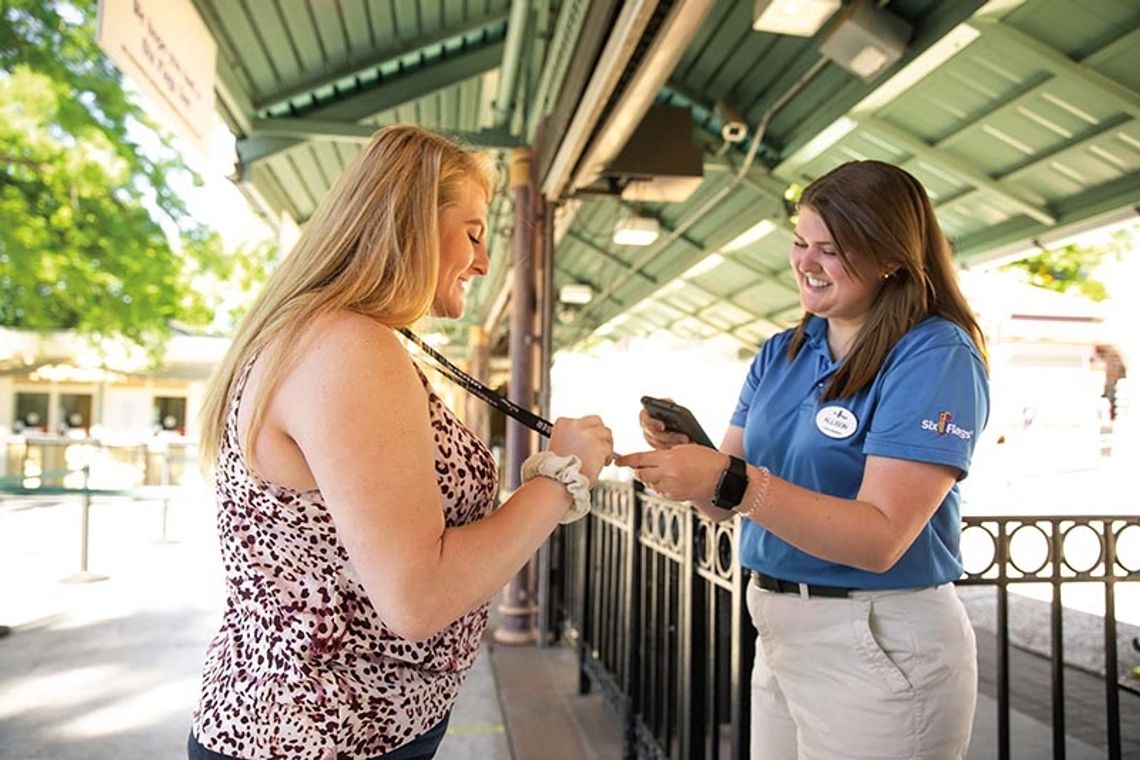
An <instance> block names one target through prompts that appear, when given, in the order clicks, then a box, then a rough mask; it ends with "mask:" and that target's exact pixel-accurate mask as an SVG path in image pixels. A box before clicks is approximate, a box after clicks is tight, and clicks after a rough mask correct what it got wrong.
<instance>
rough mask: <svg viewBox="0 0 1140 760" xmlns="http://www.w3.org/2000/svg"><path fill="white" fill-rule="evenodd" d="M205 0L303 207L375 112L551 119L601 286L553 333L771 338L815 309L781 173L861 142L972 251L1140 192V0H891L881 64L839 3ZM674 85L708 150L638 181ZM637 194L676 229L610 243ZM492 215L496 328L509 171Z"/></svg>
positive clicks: (519, 134)
mask: <svg viewBox="0 0 1140 760" xmlns="http://www.w3.org/2000/svg"><path fill="white" fill-rule="evenodd" d="M195 3H196V5H197V7H198V9H199V12H200V13H201V15H202V17H203V19H204V20H205V21H206V24H207V26H208V27H209V28H210V30H211V32H212V33H213V35H214V36H215V37H216V39H217V41H218V45H219V60H218V78H219V87H218V93H219V109H220V111H221V113H222V115H223V117H224V118H225V119H226V121H227V124H228V125H229V126H230V128H231V130H232V131H233V132H234V134H235V135H236V136H237V138H238V143H237V144H238V154H239V157H240V164H239V167H238V179H239V182H240V184H242V185H243V186H244V188H245V189H246V190H247V191H248V193H249V195H250V197H251V198H254V199H255V200H256V202H257V203H258V204H259V205H260V206H261V207H262V208H263V210H265V211H266V213H269V214H273V215H278V214H281V213H285V214H288V215H289V216H291V217H293V218H294V219H296V220H297V221H298V222H301V223H303V222H304V221H305V220H306V219H307V218H308V216H309V215H310V214H311V213H312V211H313V208H314V207H315V205H316V203H317V202H318V200H319V199H320V197H321V196H322V195H323V194H324V193H325V192H326V191H327V189H328V187H329V186H330V184H331V182H332V181H333V180H334V179H335V177H336V176H337V174H338V173H339V172H340V171H341V170H342V169H343V167H344V166H345V163H346V162H347V161H348V160H350V159H351V158H352V156H353V155H355V153H356V152H357V151H358V150H359V146H360V144H361V143H362V142H363V141H364V140H365V139H366V138H367V136H368V135H369V134H371V132H372V131H373V130H374V129H375V128H376V127H377V126H380V125H384V124H390V123H395V122H399V121H411V122H416V123H420V124H423V125H425V126H428V127H432V128H436V129H440V130H443V131H447V132H451V133H453V134H456V135H458V136H460V137H462V138H464V139H467V140H469V141H471V142H474V143H477V144H482V145H486V146H488V147H492V148H496V149H507V148H510V147H513V146H517V145H522V144H530V143H532V142H535V140H536V137H537V139H538V141H539V143H540V145H539V147H538V150H537V151H536V160H535V165H536V167H537V169H538V173H539V177H538V184H539V186H540V187H541V188H542V189H543V192H544V195H545V196H546V198H547V200H548V201H549V202H551V203H555V204H557V205H558V206H559V212H558V215H557V217H556V218H557V224H556V228H557V230H558V231H557V234H556V237H555V239H556V241H557V244H556V248H555V254H554V264H555V274H554V277H555V287H556V289H557V288H558V287H560V286H561V285H564V284H567V283H580V284H585V285H588V286H590V288H591V291H592V293H593V298H592V300H591V301H590V302H589V303H587V304H585V305H560V306H559V307H557V314H558V319H556V320H555V328H554V330H555V332H554V339H555V345H556V347H565V346H569V345H573V344H575V343H577V342H579V341H581V340H583V339H585V338H587V337H589V336H594V339H597V338H598V337H619V336H622V335H635V334H646V333H649V332H652V331H657V330H662V329H667V330H671V331H673V332H675V333H678V334H680V335H684V336H692V337H711V336H714V335H728V336H731V337H732V338H734V339H736V340H737V341H739V342H740V343H741V345H742V346H748V347H755V346H756V345H758V344H759V343H761V342H762V341H763V340H764V339H766V338H767V337H768V336H769V335H771V334H773V333H774V332H776V331H777V330H779V329H782V328H783V327H784V326H787V325H789V324H791V323H792V322H794V321H795V320H796V319H798V317H799V314H800V311H799V301H798V296H797V293H796V289H795V283H794V281H793V279H792V277H791V273H790V271H789V269H788V263H787V251H788V247H789V245H790V234H789V229H790V228H789V225H788V221H787V213H788V203H787V201H786V199H785V195H786V191H787V190H788V188H789V187H790V186H793V185H798V186H802V185H804V184H806V183H808V182H810V181H811V180H812V179H813V178H814V177H817V176H820V175H821V174H823V173H824V172H826V171H828V170H829V169H831V168H833V167H834V166H836V165H838V164H840V163H842V162H845V161H849V160H853V159H861V158H876V159H881V160H886V161H890V162H892V163H897V164H899V165H901V166H903V167H904V168H906V169H907V170H909V171H910V172H912V173H913V174H914V175H915V176H916V177H918V178H919V179H920V180H921V181H922V182H923V184H924V185H925V186H926V187H927V189H928V191H929V192H930V194H931V197H932V198H933V200H934V202H935V204H936V206H937V208H938V213H939V217H940V219H941V221H942V224H943V226H944V228H945V230H946V232H947V233H948V235H949V236H950V238H951V240H952V242H953V243H954V244H955V247H956V250H957V252H958V255H959V257H960V258H961V259H962V261H963V262H964V263H966V264H976V263H980V262H983V261H986V260H988V259H992V258H995V257H999V256H1002V255H1005V254H1008V253H1010V252H1012V251H1015V250H1019V251H1024V250H1028V249H1031V248H1032V247H1033V246H1034V245H1035V244H1045V243H1048V242H1049V241H1051V240H1055V239H1058V238H1059V237H1060V236H1063V235H1065V234H1068V233H1069V232H1070V231H1071V230H1073V229H1074V226H1075V225H1078V226H1079V225H1082V224H1083V225H1090V224H1096V223H1101V222H1103V221H1104V220H1105V219H1106V218H1111V217H1114V216H1119V215H1120V214H1132V215H1135V214H1136V213H1137V211H1136V207H1137V206H1140V121H1138V119H1140V6H1138V5H1137V4H1136V3H1135V2H1131V1H1129V0H1024V1H1019V0H995V1H994V2H990V3H982V2H980V0H951V1H942V0H892V1H891V2H888V3H886V4H885V5H884V6H883V10H885V11H886V12H889V13H891V14H893V15H895V16H897V17H898V18H901V19H903V20H905V21H907V22H909V23H910V24H911V26H912V27H913V34H912V35H911V38H910V41H909V43H908V45H907V47H906V50H905V52H904V53H903V57H902V59H901V60H900V61H898V62H897V63H896V64H894V65H893V66H892V67H891V68H889V69H888V70H887V71H885V72H884V73H883V74H881V75H880V76H878V77H876V78H875V79H873V80H872V81H864V80H862V79H861V78H859V77H857V76H855V75H853V74H851V73H849V72H848V71H847V70H846V69H844V68H841V67H840V66H838V65H837V64H835V63H833V62H831V61H830V60H828V59H826V58H824V57H822V56H821V53H820V50H819V45H820V42H821V40H823V39H824V38H825V37H826V36H827V35H828V34H829V33H831V32H832V31H833V30H834V28H835V27H836V26H837V25H838V24H840V23H841V22H842V21H841V19H842V16H843V13H844V11H841V12H840V14H837V15H836V16H834V17H833V18H832V19H831V20H830V21H829V22H828V23H827V24H825V26H824V27H823V28H822V29H821V30H820V31H819V32H818V33H817V34H816V35H815V36H814V37H812V38H802V37H791V36H786V35H775V34H768V33H764V32H757V31H754V30H753V29H752V13H753V5H754V3H753V2H752V0H627V2H618V1H617V0H593V1H592V2H591V0H562V2H547V1H545V0H515V2H511V1H510V0H391V1H390V2H388V1H381V0H372V1H370V2H366V1H365V0H276V1H274V0H256V1H255V0H246V1H245V2H240V3H239V2H230V1H229V0H195ZM875 5H876V6H877V5H879V4H878V3H875ZM850 9H851V3H850V2H847V3H846V4H845V10H850ZM653 102H656V103H659V104H668V105H675V106H682V107H685V108H687V109H688V110H689V112H690V113H691V115H692V121H693V137H694V141H695V142H696V143H697V144H698V145H699V146H700V147H701V150H702V154H703V157H704V158H703V160H704V176H703V180H702V181H701V183H700V186H699V187H698V189H697V190H696V191H695V192H694V193H693V194H692V195H691V196H690V197H689V198H688V199H687V200H685V201H684V202H680V203H660V202H657V203H634V202H632V201H627V200H623V199H622V198H620V197H618V196H617V195H616V194H614V192H613V191H615V190H616V189H617V187H618V185H619V184H620V183H615V182H614V181H612V180H609V181H607V180H606V179H605V178H604V176H603V177H602V178H601V179H599V177H598V174H599V171H600V172H601V173H602V174H603V175H604V174H605V172H604V169H603V167H604V166H605V165H607V164H608V161H609V160H610V159H612V158H613V156H614V154H615V153H616V150H617V149H619V148H620V147H621V144H624V141H625V140H628V138H629V133H630V131H632V126H634V125H636V124H637V122H639V121H640V120H641V118H642V116H643V115H644V114H645V111H646V109H647V108H648V107H649V105H650V104H651V103H653ZM718 102H727V103H729V104H730V105H731V106H733V107H734V108H735V109H736V110H737V111H738V112H739V113H740V114H741V115H742V116H743V121H744V123H745V125H746V127H747V130H748V132H747V135H746V139H745V140H744V142H740V143H736V144H726V143H725V142H724V141H723V139H722V137H721V127H722V125H723V111H722V110H720V109H718V108H717V103H718ZM623 125H624V126H623ZM758 131H759V132H760V134H761V140H760V141H759V143H757V145H756V150H755V157H754V159H752V160H751V161H749V153H748V148H749V147H750V145H751V143H752V140H753V139H754V137H755V135H756V134H757V132H758ZM607 188H608V191H607ZM634 213H637V214H641V215H651V216H654V217H656V218H657V219H658V221H659V223H660V226H661V231H662V234H661V238H660V239H659V240H658V241H657V242H656V243H653V244H651V245H650V246H647V247H642V248H637V247H630V246H620V245H616V244H614V242H613V240H612V235H611V233H612V230H613V227H614V224H615V222H616V221H617V220H618V219H619V218H620V217H622V216H626V215H630V214H634ZM492 217H493V222H492V236H491V245H492V251H493V253H492V268H493V272H492V275H491V276H490V277H488V278H486V281H485V282H483V283H482V284H481V286H480V287H479V289H478V290H476V291H474V292H473V294H472V297H473V300H474V302H475V303H474V304H472V307H471V308H470V309H469V316H468V318H467V320H468V322H469V323H474V322H479V323H482V324H483V326H484V327H485V328H487V329H488V330H489V331H490V332H491V333H492V335H493V336H498V337H501V336H502V335H503V334H505V331H506V330H507V319H506V318H505V314H506V311H505V309H504V308H503V307H504V305H505V304H506V303H507V302H508V300H509V288H508V285H507V283H509V278H507V277H506V270H507V269H508V267H509V258H510V256H509V248H510V246H509V244H508V243H509V240H508V238H509V232H510V217H511V198H510V197H509V193H501V194H500V197H499V198H498V200H497V201H496V203H495V204H494V206H493V208H492ZM764 220H768V222H767V223H766V224H761V225H760V226H759V227H757V225H758V224H759V223H761V222H764ZM746 232H748V233H749V235H748V236H746V237H743V238H742V237H741V235H742V233H746ZM749 238H751V239H749ZM1034 241H1036V243H1034ZM459 340H460V342H462V339H461V338H460V339H459Z"/></svg>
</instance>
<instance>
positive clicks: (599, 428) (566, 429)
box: [549, 415, 614, 485]
mask: <svg viewBox="0 0 1140 760" xmlns="http://www.w3.org/2000/svg"><path fill="white" fill-rule="evenodd" d="M549 450H550V451H552V452H554V453H555V454H557V455H558V456H563V457H565V456H570V455H571V454H574V455H576V456H577V457H578V458H579V459H581V460H582V474H583V475H585V476H586V477H587V478H589V480H590V485H593V484H594V482H595V481H596V480H597V479H598V473H599V472H600V471H601V469H602V467H604V466H605V465H607V464H609V463H610V462H611V461H612V460H613V456H614V435H613V433H612V432H611V431H610V429H609V428H608V427H606V426H605V424H603V423H602V418H601V417H598V416H597V415H591V416H589V417H579V418H571V417H559V418H558V419H557V420H555V421H554V430H553V431H551V433H550V446H549Z"/></svg>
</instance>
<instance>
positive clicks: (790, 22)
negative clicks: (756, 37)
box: [752, 0, 842, 37]
mask: <svg viewBox="0 0 1140 760" xmlns="http://www.w3.org/2000/svg"><path fill="white" fill-rule="evenodd" d="M840 5H842V0H756V5H755V6H754V8H753V13H752V28H753V29H755V30H756V31H758V32H770V33H771V34H791V35H794V36H796V37H811V36H813V35H814V34H815V33H816V32H818V31H819V30H820V27H822V26H823V25H824V24H825V23H826V22H827V20H828V19H829V18H831V16H832V15H833V14H834V13H835V12H836V11H837V10H839V6H840Z"/></svg>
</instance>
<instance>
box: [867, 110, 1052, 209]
mask: <svg viewBox="0 0 1140 760" xmlns="http://www.w3.org/2000/svg"><path fill="white" fill-rule="evenodd" d="M855 121H856V123H857V124H859V126H860V127H862V128H863V129H866V130H867V131H868V132H873V133H874V134H876V135H879V136H880V137H884V138H886V139H887V140H889V141H891V142H892V143H894V144H895V145H896V146H898V147H900V148H902V149H903V150H905V151H906V152H908V153H910V154H911V155H912V156H914V157H915V158H919V159H922V160H923V161H928V162H929V163H931V164H934V165H936V166H937V167H938V168H940V169H942V170H943V171H945V172H949V173H950V174H953V175H955V176H957V177H960V178H961V179H962V180H964V181H966V182H969V183H970V184H972V185H974V186H976V187H978V188H981V189H984V190H986V191H987V192H990V193H992V194H993V195H996V196H998V197H999V198H1002V199H1003V200H1005V201H1006V202H1008V203H1010V204H1011V205H1013V206H1015V207H1016V208H1018V209H1020V210H1021V212H1022V213H1024V214H1027V215H1029V216H1031V217H1032V218H1034V219H1036V220H1037V221H1038V222H1041V223H1042V224H1048V225H1052V224H1055V223H1056V221H1057V219H1056V217H1055V216H1054V215H1053V214H1052V213H1050V212H1049V211H1048V210H1047V209H1044V208H1042V207H1041V206H1038V205H1036V204H1034V203H1031V202H1030V201H1028V200H1026V199H1024V198H1022V197H1021V196H1019V195H1018V194H1017V193H1016V192H1014V191H1013V190H1012V189H1010V188H1007V187H1004V186H1003V185H1002V184H1001V183H1000V182H998V181H997V180H995V179H994V178H992V177H990V176H989V175H988V174H986V173H984V172H982V171H979V170H978V169H977V168H976V167H974V166H971V165H970V164H969V163H968V162H967V161H966V160H965V159H963V158H962V157H961V156H955V155H954V154H952V153H948V152H946V151H944V150H941V149H939V148H935V147H934V146H933V145H930V144H929V143H927V142H926V141H925V140H923V139H922V138H920V137H918V136H917V135H914V134H911V133H910V132H907V131H905V130H902V129H900V128H898V127H896V126H895V125H894V124H891V123H890V122H887V121H884V120H883V119H880V118H878V117H875V116H858V117H855Z"/></svg>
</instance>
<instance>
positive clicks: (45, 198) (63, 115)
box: [0, 0, 234, 355]
mask: <svg viewBox="0 0 1140 760" xmlns="http://www.w3.org/2000/svg"><path fill="white" fill-rule="evenodd" d="M95 19H96V2H95V0H70V2H58V1H57V2H45V0H0V325H5V326H9V327H19V328H37V329H38V328H73V329H76V330H78V331H80V332H83V333H87V334H92V335H97V336H122V337H125V338H127V339H129V340H130V341H132V342H134V343H137V344H139V345H141V346H144V347H146V348H147V349H148V350H150V351H151V352H152V355H155V354H157V351H158V350H159V349H160V348H161V346H162V344H163V342H164V339H165V337H166V336H167V335H168V333H169V329H170V325H171V323H172V322H174V321H177V322H180V323H182V324H187V325H198V326H204V325H208V324H210V323H211V322H212V321H213V319H214V313H213V306H212V304H210V303H209V302H208V301H207V300H206V297H205V294H204V293H203V289H202V288H199V287H196V285H197V284H198V283H199V282H200V281H201V280H202V278H203V277H206V278H213V279H218V278H224V277H225V276H226V273H227V271H228V270H229V269H232V268H233V266H234V263H233V262H231V261H229V260H228V257H227V256H226V255H225V253H224V252H223V251H222V249H221V243H220V241H219V240H218V237H217V235H216V234H215V233H213V232H211V231H209V230H206V229H205V228H203V227H201V226H200V225H199V224H197V222H195V221H194V220H193V219H192V218H190V216H189V215H188V213H187V211H186V208H185V206H184V204H183V202H182V201H181V200H180V198H179V197H178V195H177V194H176V192H175V190H174V187H175V185H176V181H177V180H178V179H179V178H180V177H181V178H182V179H183V180H187V179H188V180H189V181H185V182H184V184H192V183H193V184H200V183H201V180H200V178H198V177H197V176H196V175H194V174H193V173H192V172H191V171H190V170H189V169H188V168H187V167H186V166H185V165H184V164H183V162H182V161H181V159H180V158H179V156H178V154H177V152H176V151H175V150H174V149H173V148H172V147H171V142H170V139H169V138H168V137H167V136H165V135H164V134H163V133H162V132H161V131H160V130H159V129H158V128H157V127H156V125H155V124H154V123H153V122H152V121H151V120H150V119H149V118H148V117H147V115H146V114H145V112H144V111H143V110H142V109H141V108H140V107H139V105H138V104H136V103H135V102H134V101H133V100H132V99H131V97H130V96H129V94H128V93H127V92H125V91H124V88H123V82H122V76H121V75H120V73H119V72H118V70H117V69H116V68H115V66H114V64H112V63H111V61H110V60H109V59H108V58H107V57H106V56H105V55H104V54H103V52H102V50H101V49H100V48H99V46H98V44H97V43H96V42H95ZM155 135H157V136H158V137H157V139H156V138H155ZM144 140H145V141H146V143H147V145H146V149H145V150H144V149H143V148H142V147H141V146H140V144H139V143H140V141H144ZM152 143H153V145H152ZM206 290H207V291H208V290H209V289H206Z"/></svg>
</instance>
